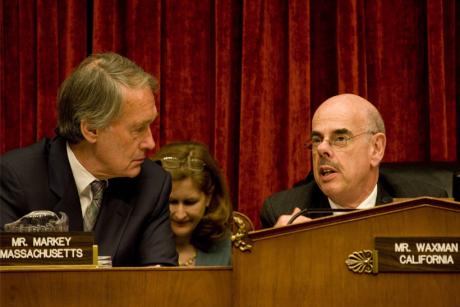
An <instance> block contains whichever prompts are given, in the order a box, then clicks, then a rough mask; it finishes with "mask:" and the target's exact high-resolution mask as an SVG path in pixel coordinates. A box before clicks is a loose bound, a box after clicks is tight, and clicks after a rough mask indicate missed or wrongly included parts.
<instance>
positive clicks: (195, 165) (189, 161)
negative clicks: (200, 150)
mask: <svg viewBox="0 0 460 307" xmlns="http://www.w3.org/2000/svg"><path fill="white" fill-rule="evenodd" d="M161 164H162V165H163V167H164V168H170V169H175V168H180V167H183V166H185V167H187V168H189V169H191V170H194V171H202V170H203V169H204V167H205V166H206V163H204V161H203V160H200V159H197V158H190V157H188V158H182V159H181V158H178V157H172V156H167V157H163V158H161Z"/></svg>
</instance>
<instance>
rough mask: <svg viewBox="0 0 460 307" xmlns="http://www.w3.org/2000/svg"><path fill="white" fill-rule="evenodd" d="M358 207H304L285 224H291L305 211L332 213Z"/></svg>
mask: <svg viewBox="0 0 460 307" xmlns="http://www.w3.org/2000/svg"><path fill="white" fill-rule="evenodd" d="M356 210H360V209H348V208H340V209H333V208H305V209H302V210H300V211H299V212H297V213H296V214H294V215H293V216H292V217H291V218H290V219H289V221H288V222H287V225H291V224H292V222H294V220H295V219H296V218H298V217H299V216H301V215H303V214H305V213H334V212H352V211H356Z"/></svg>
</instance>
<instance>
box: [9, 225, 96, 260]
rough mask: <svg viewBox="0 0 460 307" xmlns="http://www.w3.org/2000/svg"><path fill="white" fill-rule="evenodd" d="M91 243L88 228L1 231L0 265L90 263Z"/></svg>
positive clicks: (94, 256)
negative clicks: (84, 230)
mask: <svg viewBox="0 0 460 307" xmlns="http://www.w3.org/2000/svg"><path fill="white" fill-rule="evenodd" d="M93 244H94V236H93V234H92V233H88V232H3V233H0V266H30V265H92V264H94V263H95V260H94V259H95V258H97V248H95V249H96V251H93Z"/></svg>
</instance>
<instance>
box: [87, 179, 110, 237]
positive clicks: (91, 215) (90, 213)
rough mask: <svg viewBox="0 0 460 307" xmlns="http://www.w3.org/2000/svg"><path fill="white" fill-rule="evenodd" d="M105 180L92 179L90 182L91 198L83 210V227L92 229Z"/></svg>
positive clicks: (88, 229)
mask: <svg viewBox="0 0 460 307" xmlns="http://www.w3.org/2000/svg"><path fill="white" fill-rule="evenodd" d="M104 188H105V181H99V180H94V181H93V182H91V191H92V192H93V200H92V201H91V204H89V206H88V208H86V211H85V217H84V219H83V229H84V230H85V231H92V230H93V227H94V224H95V223H96V220H97V215H98V213H99V209H100V207H101V202H102V194H104Z"/></svg>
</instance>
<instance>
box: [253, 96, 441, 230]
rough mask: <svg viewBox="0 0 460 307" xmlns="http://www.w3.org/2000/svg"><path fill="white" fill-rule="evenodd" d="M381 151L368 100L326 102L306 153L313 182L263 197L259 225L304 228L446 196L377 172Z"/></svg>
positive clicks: (378, 119)
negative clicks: (319, 220)
mask: <svg viewBox="0 0 460 307" xmlns="http://www.w3.org/2000/svg"><path fill="white" fill-rule="evenodd" d="M385 147H386V135H385V125H384V122H383V119H382V116H381V115H380V113H379V111H378V110H377V109H376V108H375V107H374V106H373V105H372V104H371V103H370V102H369V101H367V100H366V99H364V98H362V97H360V96H357V95H353V94H341V95H337V96H334V97H331V98H329V99H327V100H326V101H324V102H323V103H322V104H321V105H320V106H319V107H318V109H317V110H316V112H315V114H314V115H313V120H312V131H311V140H310V143H309V148H310V149H311V152H312V158H313V165H312V167H313V175H314V179H315V180H314V181H311V182H309V183H307V184H305V185H301V186H297V187H294V188H292V189H290V190H286V191H282V192H279V193H276V194H274V195H272V196H270V197H269V198H267V200H266V201H265V203H264V205H263V208H262V211H261V222H262V226H263V227H265V228H267V227H279V226H284V225H287V224H289V223H302V222H306V221H309V220H311V219H312V218H316V217H321V216H326V215H331V214H340V211H346V210H349V209H366V208H372V207H374V206H376V205H379V204H385V203H390V202H392V201H393V198H402V197H418V196H432V197H447V192H446V191H444V190H442V189H439V188H437V187H435V186H431V185H427V184H425V183H421V182H419V181H416V180H411V181H410V182H409V181H407V180H405V179H404V178H401V177H399V176H391V178H390V177H389V176H386V175H384V174H381V173H379V165H380V162H381V161H382V159H383V156H384V153H385ZM331 209H334V210H331ZM315 210H316V211H317V213H315V212H314V211H315ZM301 211H302V212H303V214H301V215H299V213H300V212H301Z"/></svg>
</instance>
